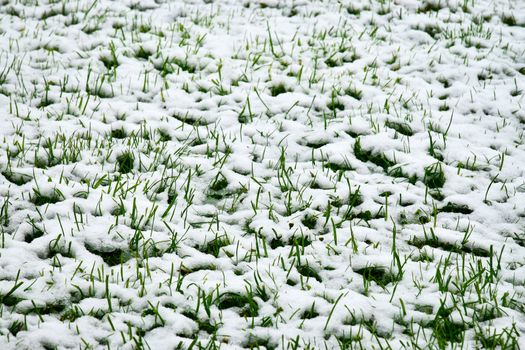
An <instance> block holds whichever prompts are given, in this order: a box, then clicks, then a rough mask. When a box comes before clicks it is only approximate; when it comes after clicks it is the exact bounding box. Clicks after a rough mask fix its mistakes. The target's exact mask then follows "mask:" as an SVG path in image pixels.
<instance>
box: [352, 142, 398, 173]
mask: <svg viewBox="0 0 525 350" xmlns="http://www.w3.org/2000/svg"><path fill="white" fill-rule="evenodd" d="M354 155H355V157H356V158H357V159H359V160H360V161H362V162H372V163H374V164H375V165H377V166H380V167H381V168H383V169H384V170H387V169H388V168H389V167H391V166H393V165H395V163H394V162H392V161H391V160H389V159H388V158H387V157H386V156H385V155H384V154H373V153H372V152H371V151H367V150H364V149H363V148H362V147H361V139H360V138H357V140H356V141H355V143H354Z"/></svg>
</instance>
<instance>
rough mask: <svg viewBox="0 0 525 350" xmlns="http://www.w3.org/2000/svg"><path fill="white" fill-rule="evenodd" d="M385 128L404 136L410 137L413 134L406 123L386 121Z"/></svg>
mask: <svg viewBox="0 0 525 350" xmlns="http://www.w3.org/2000/svg"><path fill="white" fill-rule="evenodd" d="M385 126H386V127H388V128H390V129H394V130H395V131H397V132H398V133H400V134H403V135H405V136H412V135H414V132H413V131H412V128H411V127H410V125H409V124H408V123H401V122H395V121H391V120H387V121H386V122H385Z"/></svg>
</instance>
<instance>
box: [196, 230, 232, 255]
mask: <svg viewBox="0 0 525 350" xmlns="http://www.w3.org/2000/svg"><path fill="white" fill-rule="evenodd" d="M230 244H231V242H230V239H229V238H228V236H226V235H222V236H218V237H215V238H214V239H212V240H211V241H209V242H208V243H207V244H206V245H205V246H204V247H203V249H202V252H203V253H206V254H210V255H213V256H214V257H218V256H219V253H220V250H221V248H222V247H226V246H228V245H230Z"/></svg>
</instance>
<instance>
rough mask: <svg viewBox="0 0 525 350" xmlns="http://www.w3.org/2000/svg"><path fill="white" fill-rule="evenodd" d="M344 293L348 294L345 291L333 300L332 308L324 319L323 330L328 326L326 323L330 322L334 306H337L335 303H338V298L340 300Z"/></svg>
mask: <svg viewBox="0 0 525 350" xmlns="http://www.w3.org/2000/svg"><path fill="white" fill-rule="evenodd" d="M345 294H348V292H347V293H341V294H339V296H338V297H337V299H336V300H335V302H334V305H333V306H332V309H331V310H330V313H329V314H328V317H327V319H326V323H325V324H324V328H323V330H324V331H326V328H327V327H328V323H329V322H330V319H331V318H332V315H333V313H334V311H335V307H336V306H337V304H338V303H339V300H341V298H342V297H343V296H344V295H345Z"/></svg>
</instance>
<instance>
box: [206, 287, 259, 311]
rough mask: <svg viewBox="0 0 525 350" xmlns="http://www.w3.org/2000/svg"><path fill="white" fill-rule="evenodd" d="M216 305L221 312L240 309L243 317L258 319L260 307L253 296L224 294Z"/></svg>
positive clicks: (232, 293)
mask: <svg viewBox="0 0 525 350" xmlns="http://www.w3.org/2000/svg"><path fill="white" fill-rule="evenodd" d="M216 303H217V307H218V308H219V310H224V309H230V308H240V309H241V310H240V315H241V316H243V317H256V316H257V314H258V313H259V305H258V304H257V303H256V302H255V300H253V296H252V295H251V294H250V295H248V296H246V295H242V294H239V293H234V292H226V293H222V294H221V295H220V296H219V298H218V300H217V301H216Z"/></svg>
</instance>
